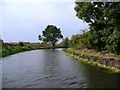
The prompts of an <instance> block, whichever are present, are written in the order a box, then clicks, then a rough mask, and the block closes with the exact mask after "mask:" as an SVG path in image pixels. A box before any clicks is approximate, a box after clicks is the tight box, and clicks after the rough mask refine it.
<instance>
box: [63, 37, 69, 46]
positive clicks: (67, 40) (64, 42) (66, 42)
mask: <svg viewBox="0 0 120 90" xmlns="http://www.w3.org/2000/svg"><path fill="white" fill-rule="evenodd" d="M69 44H70V41H69V38H68V37H66V38H65V39H63V41H62V45H63V47H69Z"/></svg>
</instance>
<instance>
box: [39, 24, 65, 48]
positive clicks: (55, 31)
mask: <svg viewBox="0 0 120 90" xmlns="http://www.w3.org/2000/svg"><path fill="white" fill-rule="evenodd" d="M42 34H43V35H42V36H41V35H39V36H38V38H39V40H42V41H43V42H45V43H49V44H51V45H52V46H53V48H54V47H55V44H56V43H57V42H58V41H59V39H62V38H63V35H62V34H61V31H60V28H57V27H56V26H54V25H48V26H47V27H46V28H45V31H42Z"/></svg>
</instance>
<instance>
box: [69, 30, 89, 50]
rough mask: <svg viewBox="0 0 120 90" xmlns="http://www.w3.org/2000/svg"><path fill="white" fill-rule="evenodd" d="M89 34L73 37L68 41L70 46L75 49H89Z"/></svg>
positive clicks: (84, 33)
mask: <svg viewBox="0 0 120 90" xmlns="http://www.w3.org/2000/svg"><path fill="white" fill-rule="evenodd" d="M89 37H90V32H89V31H88V32H84V31H83V33H82V34H77V35H73V36H72V38H71V40H70V45H71V46H72V47H75V48H76V49H81V48H90V42H89Z"/></svg>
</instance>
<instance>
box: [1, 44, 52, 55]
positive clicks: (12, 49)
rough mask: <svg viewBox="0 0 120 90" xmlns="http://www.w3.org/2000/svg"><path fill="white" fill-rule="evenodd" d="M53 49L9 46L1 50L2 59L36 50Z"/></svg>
mask: <svg viewBox="0 0 120 90" xmlns="http://www.w3.org/2000/svg"><path fill="white" fill-rule="evenodd" d="M50 48H51V47H39V46H37V47H36V46H7V47H3V48H2V49H0V51H1V52H0V54H1V56H2V57H5V56H8V55H12V54H15V53H19V52H24V51H30V50H36V49H50Z"/></svg>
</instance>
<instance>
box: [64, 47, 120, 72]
mask: <svg viewBox="0 0 120 90" xmlns="http://www.w3.org/2000/svg"><path fill="white" fill-rule="evenodd" d="M63 52H64V53H65V54H67V55H69V56H72V57H74V58H76V59H77V60H80V61H82V62H84V63H87V64H90V65H93V66H97V67H99V68H101V69H102V70H105V71H107V72H111V73H113V72H114V73H120V69H119V68H116V67H115V64H114V65H113V66H110V65H106V64H105V63H100V61H99V60H101V59H106V60H107V62H110V59H112V60H113V62H114V61H115V60H120V58H119V57H120V56H118V55H114V54H111V53H110V54H109V53H107V54H106V53H103V52H96V51H94V50H87V49H81V50H76V49H73V48H68V49H63ZM90 59H93V60H90ZM102 62H104V60H102Z"/></svg>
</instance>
